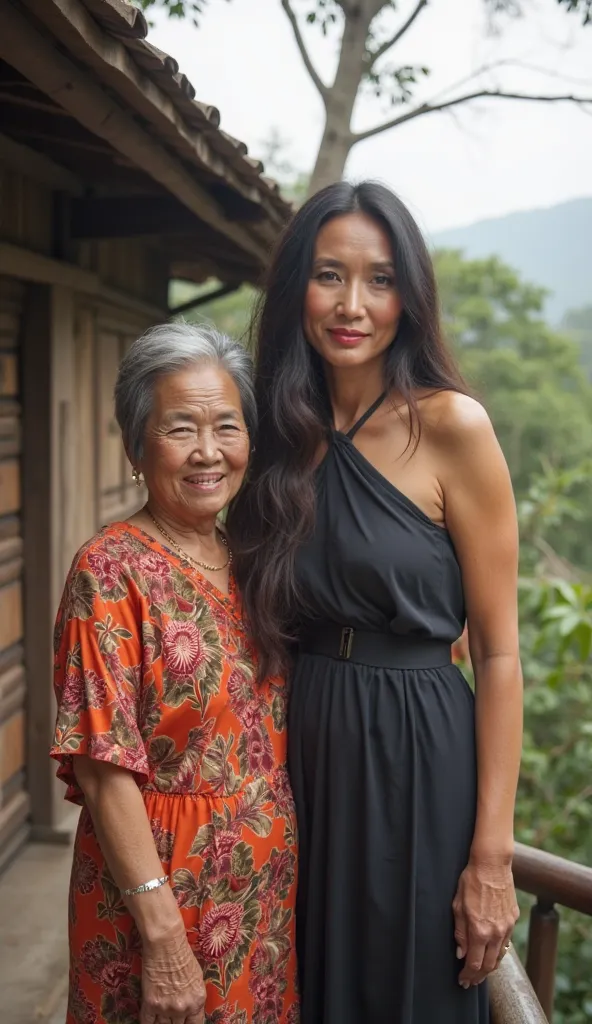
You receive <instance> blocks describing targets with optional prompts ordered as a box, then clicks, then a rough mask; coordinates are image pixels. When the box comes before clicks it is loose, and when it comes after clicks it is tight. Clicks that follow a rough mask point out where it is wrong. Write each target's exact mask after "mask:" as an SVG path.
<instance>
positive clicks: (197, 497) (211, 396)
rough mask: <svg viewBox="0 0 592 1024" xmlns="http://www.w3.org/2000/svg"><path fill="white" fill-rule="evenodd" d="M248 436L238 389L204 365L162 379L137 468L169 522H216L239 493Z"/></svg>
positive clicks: (217, 370) (226, 376)
mask: <svg viewBox="0 0 592 1024" xmlns="http://www.w3.org/2000/svg"><path fill="white" fill-rule="evenodd" d="M248 459H249V435H248V433H247V428H246V425H245V420H244V417H243V412H242V407H241V400H240V395H239V391H238V388H237V386H236V384H235V383H234V381H233V379H232V377H230V376H229V374H228V373H226V372H225V371H224V370H222V369H221V368H220V367H218V366H215V365H212V364H209V363H201V364H198V365H194V366H190V367H187V368H186V369H184V370H180V371H179V372H178V373H171V374H168V375H167V376H164V377H160V378H159V379H158V380H157V382H156V384H155V387H154V393H153V402H152V411H151V413H150V416H149V418H148V423H147V425H146V432H145V438H144V454H143V456H142V460H141V462H140V464H139V466H138V467H137V468H138V469H140V470H141V471H142V473H143V474H144V478H145V480H146V486H147V488H148V491H149V494H150V498H151V500H152V501H153V502H154V504H155V506H156V507H157V508H158V509H160V510H162V511H163V512H164V513H165V514H166V517H167V519H169V520H174V521H176V522H178V523H179V524H183V525H186V526H192V525H194V524H195V523H196V522H198V521H199V520H203V519H205V520H207V519H211V518H213V517H215V516H216V515H217V514H218V513H219V512H221V511H222V509H223V508H225V507H226V505H228V503H229V501H230V500H231V499H232V498H233V497H234V495H235V494H236V493H237V491H238V490H239V488H240V486H241V484H242V481H243V477H244V475H245V470H246V468H247V462H248Z"/></svg>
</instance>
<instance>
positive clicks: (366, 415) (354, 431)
mask: <svg viewBox="0 0 592 1024" xmlns="http://www.w3.org/2000/svg"><path fill="white" fill-rule="evenodd" d="M385 398H386V391H383V393H382V394H381V395H380V396H379V398H377V399H376V401H375V402H373V403H372V405H371V406H370V408H369V409H367V410H366V412H365V413H364V414H363V416H360V418H359V420H357V421H356V422H355V423H354V425H353V427H352V428H351V430H348V432H347V434H346V437H349V439H350V441H351V439H352V438H353V437H355V435H356V434H357V432H358V430H359V429H360V427H363V426H364V423H367V422H368V420H369V419H370V417H371V416H372V415H373V414H374V413H375V412H376V410H377V409H378V408H379V407H380V406H381V405H382V403H383V402H384V400H385Z"/></svg>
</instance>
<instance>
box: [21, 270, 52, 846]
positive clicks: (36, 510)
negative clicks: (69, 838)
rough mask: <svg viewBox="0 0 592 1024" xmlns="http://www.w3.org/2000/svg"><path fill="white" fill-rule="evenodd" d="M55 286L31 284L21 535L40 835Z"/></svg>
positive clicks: (45, 807)
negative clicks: (52, 299)
mask: <svg viewBox="0 0 592 1024" xmlns="http://www.w3.org/2000/svg"><path fill="white" fill-rule="evenodd" d="M51 320H52V318H51V287H50V286H48V285H42V284H31V285H29V288H28V291H27V301H26V304H25V309H24V323H23V339H22V374H23V526H24V529H23V533H24V542H25V567H24V580H25V595H26V597H25V665H26V670H27V680H28V697H29V700H28V705H29V706H28V784H29V792H30V796H31V818H32V824H33V829H34V831H37V834H39V833H44V832H47V831H50V830H51V829H52V827H53V791H54V783H53V775H54V773H53V772H52V770H51V766H50V764H49V759H48V756H47V752H48V747H49V738H50V722H51V721H52V718H53V717H54V715H53V703H52V693H51V663H52V611H53V603H52V588H51V571H52V565H51V551H52V543H51V521H52V516H51V505H50V494H51V461H52V460H51V434H52V432H51V384H50V381H51Z"/></svg>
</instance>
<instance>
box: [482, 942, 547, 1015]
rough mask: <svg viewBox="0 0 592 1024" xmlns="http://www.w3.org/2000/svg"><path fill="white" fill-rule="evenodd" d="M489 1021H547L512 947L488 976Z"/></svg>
mask: <svg viewBox="0 0 592 1024" xmlns="http://www.w3.org/2000/svg"><path fill="white" fill-rule="evenodd" d="M489 1001H490V1009H491V1024H547V1017H546V1016H545V1014H544V1013H543V1010H542V1008H541V1004H540V1003H539V1001H538V999H537V997H536V995H535V993H534V990H533V988H532V985H531V984H530V981H529V980H528V978H527V976H526V971H525V970H524V967H523V966H522V964H521V963H520V960H519V958H518V954H517V952H516V950H515V949H513V948H512V949H511V950H510V952H509V953H507V954H506V956H505V957H504V959H503V960H502V962H501V964H500V966H499V967H498V969H497V971H495V973H494V974H492V975H491V977H490V979H489Z"/></svg>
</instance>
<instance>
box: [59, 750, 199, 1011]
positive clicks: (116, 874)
mask: <svg viewBox="0 0 592 1024" xmlns="http://www.w3.org/2000/svg"><path fill="white" fill-rule="evenodd" d="M74 772H75V775H76V780H77V782H78V784H79V786H80V788H81V789H82V791H83V793H84V797H85V801H86V805H87V807H88V810H89V812H90V815H91V818H92V820H93V824H94V827H95V831H96V834H97V838H98V840H99V844H100V847H101V850H102V852H103V855H104V857H105V860H106V862H107V864H108V866H109V870H110V871H111V874H112V875H113V878H114V880H115V884H116V885H117V886H118V887H119V889H133V888H135V887H136V886H138V885H141V884H143V883H144V882H148V881H150V880H151V879H153V878H160V877H161V876H162V875H163V869H162V864H161V862H160V858H159V856H158V853H157V850H156V846H155V843H154V838H153V836H152V831H151V829H150V823H149V821H148V816H147V814H146V810H145V807H144V801H143V799H142V794H141V792H140V790H139V788H138V786H137V784H136V782H135V780H134V777H133V775H132V774H131V772H129V771H127V770H126V769H125V768H120V767H118V766H117V765H113V764H110V763H108V762H104V761H95V760H92V759H91V758H90V757H86V756H84V755H82V756H78V757H75V758H74ZM124 899H125V903H126V905H127V907H128V909H129V911H130V913H131V914H132V916H133V918H134V920H135V922H136V925H137V928H138V931H139V933H140V936H141V939H142V1015H141V1018H140V1021H141V1024H153V1022H155V1021H157V1020H158V1019H164V1020H169V1019H170V1020H171V1021H173V1022H174V1024H201V1022H202V1021H203V1006H204V1003H205V988H204V983H203V977H202V972H201V969H200V967H199V964H198V963H197V960H196V959H195V956H194V954H193V952H192V951H191V948H190V946H189V943H188V942H187V937H186V933H185V927H184V924H183V919H182V917H181V913H180V911H179V909H178V907H177V903H176V900H175V897H174V895H173V891H172V889H171V887H170V885H168V884H166V885H162V886H160V888H158V889H153V890H151V891H149V892H144V893H140V894H138V895H136V896H126V897H124Z"/></svg>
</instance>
